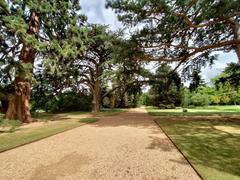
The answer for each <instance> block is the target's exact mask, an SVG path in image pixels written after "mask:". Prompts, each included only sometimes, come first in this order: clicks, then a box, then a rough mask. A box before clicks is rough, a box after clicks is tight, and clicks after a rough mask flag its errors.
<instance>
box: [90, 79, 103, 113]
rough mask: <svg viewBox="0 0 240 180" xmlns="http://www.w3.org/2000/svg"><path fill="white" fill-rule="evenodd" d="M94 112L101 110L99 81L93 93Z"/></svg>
mask: <svg viewBox="0 0 240 180" xmlns="http://www.w3.org/2000/svg"><path fill="white" fill-rule="evenodd" d="M92 94H93V100H92V112H100V109H101V87H100V82H99V81H98V80H97V81H96V82H95V86H94V90H93V92H92Z"/></svg>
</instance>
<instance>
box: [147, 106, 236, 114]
mask: <svg viewBox="0 0 240 180" xmlns="http://www.w3.org/2000/svg"><path fill="white" fill-rule="evenodd" d="M187 110H188V112H183V110H182V108H178V109H159V108H156V107H147V111H148V113H149V114H150V115H152V116H216V115H218V116H232V115H240V106H206V107H196V108H188V109H187Z"/></svg>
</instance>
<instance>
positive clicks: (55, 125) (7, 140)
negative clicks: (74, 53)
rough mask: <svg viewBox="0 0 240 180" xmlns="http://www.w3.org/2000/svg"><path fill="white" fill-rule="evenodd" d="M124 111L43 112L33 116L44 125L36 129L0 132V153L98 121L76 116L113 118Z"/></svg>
mask: <svg viewBox="0 0 240 180" xmlns="http://www.w3.org/2000/svg"><path fill="white" fill-rule="evenodd" d="M125 111H126V109H115V108H114V109H103V111H102V112H100V113H89V112H82V111H79V112H70V113H62V114H53V113H45V112H40V113H37V114H33V118H34V119H35V120H36V121H40V122H42V123H44V124H43V125H40V126H38V127H34V126H33V127H31V126H30V127H27V128H22V127H21V126H20V127H17V128H16V129H15V130H16V131H15V132H12V133H9V131H4V132H2V133H1V132H0V152H3V151H6V150H9V149H12V148H14V147H18V146H21V145H24V144H28V143H31V142H34V141H37V140H40V139H43V138H46V137H49V136H52V135H55V134H58V133H61V132H64V131H67V130H70V129H73V128H76V127H79V126H81V125H83V124H86V123H93V122H96V121H97V120H98V118H80V117H78V116H76V115H83V114H86V113H89V114H91V115H93V116H99V115H100V116H113V115H117V114H119V113H121V112H125ZM2 117H3V115H2V114H0V120H1V119H2ZM52 121H54V122H52ZM4 122H5V121H4ZM0 125H1V124H0Z"/></svg>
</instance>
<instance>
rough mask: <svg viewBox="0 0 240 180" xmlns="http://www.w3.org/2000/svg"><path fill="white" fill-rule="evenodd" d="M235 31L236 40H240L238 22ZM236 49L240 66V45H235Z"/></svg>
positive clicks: (239, 25)
mask: <svg viewBox="0 0 240 180" xmlns="http://www.w3.org/2000/svg"><path fill="white" fill-rule="evenodd" d="M233 31H234V39H236V40H240V24H239V23H238V22H237V21H235V25H234V28H233ZM234 49H235V52H236V54H237V57H238V64H240V44H238V45H235V47H234Z"/></svg>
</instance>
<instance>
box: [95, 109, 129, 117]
mask: <svg viewBox="0 0 240 180" xmlns="http://www.w3.org/2000/svg"><path fill="white" fill-rule="evenodd" d="M123 112H127V109H124V108H103V109H101V112H100V114H99V115H103V116H115V115H118V114H120V113H123Z"/></svg>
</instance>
